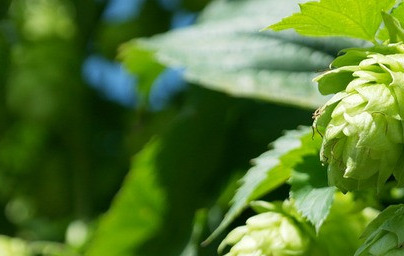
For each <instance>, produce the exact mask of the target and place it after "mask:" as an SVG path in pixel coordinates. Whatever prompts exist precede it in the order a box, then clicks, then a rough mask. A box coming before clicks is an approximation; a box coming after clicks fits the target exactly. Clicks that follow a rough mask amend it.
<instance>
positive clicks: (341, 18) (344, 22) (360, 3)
mask: <svg viewBox="0 0 404 256" xmlns="http://www.w3.org/2000/svg"><path fill="white" fill-rule="evenodd" d="M394 4H395V1H394V0H321V1H320V2H314V1H312V2H308V3H305V4H301V5H300V13H295V14H293V15H292V16H290V17H287V18H284V19H283V20H282V21H280V22H279V23H276V24H274V25H271V26H269V27H268V28H269V29H273V30H275V31H280V30H284V29H290V28H293V29H295V30H296V31H297V32H298V33H300V34H302V35H309V36H349V37H354V38H360V39H365V40H369V41H374V40H375V34H376V31H377V30H378V28H379V26H380V24H381V22H382V16H381V11H389V10H390V9H391V8H392V7H393V5H394Z"/></svg>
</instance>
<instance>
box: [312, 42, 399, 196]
mask: <svg viewBox="0 0 404 256" xmlns="http://www.w3.org/2000/svg"><path fill="white" fill-rule="evenodd" d="M331 66H332V67H333V68H334V69H332V70H330V71H328V72H326V73H324V74H322V75H320V76H319V77H317V78H316V79H315V80H316V81H317V82H318V84H319V89H320V92H321V93H322V94H333V93H336V94H335V95H334V96H333V98H331V99H330V100H329V101H328V102H327V103H326V104H325V106H323V107H322V108H320V109H319V110H317V111H316V113H315V122H314V126H315V127H316V128H317V129H318V131H319V132H320V133H321V134H323V144H322V149H321V156H320V157H321V160H322V161H323V162H324V163H327V164H328V177H329V182H330V184H331V185H335V186H337V187H338V188H340V189H341V190H342V191H344V192H346V191H351V190H355V189H360V188H367V187H375V186H377V187H378V188H379V189H380V187H381V186H383V185H384V183H385V182H386V181H387V179H389V178H390V177H391V176H392V175H394V177H395V178H396V180H397V181H398V182H399V183H400V184H401V185H402V184H403V181H402V180H403V178H402V176H403V172H404V170H403V168H404V163H403V162H404V161H403V158H404V157H403V156H402V154H403V130H404V128H403V127H404V125H403V124H404V123H403V118H404V45H403V44H390V45H383V46H377V47H373V48H368V49H348V50H346V52H345V54H344V55H342V56H340V57H338V58H337V59H335V61H334V62H333V63H332V64H331Z"/></svg>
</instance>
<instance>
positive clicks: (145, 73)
mask: <svg viewBox="0 0 404 256" xmlns="http://www.w3.org/2000/svg"><path fill="white" fill-rule="evenodd" d="M247 1H248V0H245V1H242V0H239V1H224V0H222V1H216V3H215V4H216V5H217V6H222V5H223V4H224V5H226V4H228V3H231V4H232V5H231V6H230V7H229V8H227V7H226V6H224V7H226V8H225V10H227V12H226V13H222V15H223V16H220V12H219V14H218V13H215V12H214V10H213V9H212V8H213V7H214V6H213V5H211V6H210V11H209V13H211V15H212V16H211V19H212V20H214V19H216V20H218V19H223V20H221V22H222V24H224V25H223V27H225V28H230V27H231V26H230V25H232V24H233V23H232V19H231V18H232V17H231V14H233V13H236V11H237V13H239V14H240V13H242V11H243V10H244V9H243V8H241V7H240V6H243V5H238V4H240V3H242V2H247ZM161 2H163V1H157V0H145V1H143V4H142V5H141V8H140V9H139V12H138V15H137V16H133V17H130V18H128V19H127V20H125V21H119V22H114V21H109V20H107V19H105V18H104V16H103V15H104V13H105V10H106V8H107V7H108V6H109V4H111V3H112V0H111V1H98V0H86V1H83V0H12V1H2V2H0V206H1V208H0V209H1V210H0V233H1V234H3V235H5V236H4V237H0V252H3V251H5V252H4V253H3V254H4V255H6V256H8V255H13V256H20V255H21V256H22V255H27V256H28V255H29V256H31V255H61V256H63V255H64V256H70V255H88V256H103V255H105V256H114V255H117V256H118V255H119V256H125V255H142V256H155V255H165V256H178V255H181V256H197V255H200V256H203V255H210V256H211V255H215V253H216V248H217V246H218V243H219V241H220V238H219V239H217V240H215V241H213V242H212V243H211V244H209V245H208V246H205V247H201V246H200V243H201V242H202V241H203V240H204V239H206V238H207V237H208V236H209V234H211V232H212V231H213V230H214V229H215V228H216V227H217V226H218V225H219V223H220V221H221V220H222V218H223V214H224V212H225V211H226V210H227V209H228V202H229V201H230V199H231V198H232V196H233V193H234V188H235V186H236V185H237V182H236V181H237V180H238V178H240V177H241V176H242V174H243V173H244V172H245V170H247V169H248V168H249V165H250V164H249V161H250V159H252V158H253V157H255V156H257V155H259V154H260V153H262V152H264V151H265V150H267V144H268V143H269V142H271V141H273V140H275V139H276V138H277V137H279V136H280V135H281V134H282V131H283V130H285V129H294V128H296V127H297V126H298V125H301V124H310V122H311V118H310V117H311V113H310V112H311V111H309V110H307V109H306V108H310V107H313V106H316V104H317V102H311V104H309V103H307V99H305V100H306V103H305V104H303V107H304V109H300V108H296V107H288V106H285V105H284V104H288V105H297V106H302V104H293V102H292V101H294V100H295V98H294V99H292V100H291V99H287V100H285V99H284V96H282V95H281V97H280V98H275V99H274V98H270V99H271V100H272V101H274V102H278V103H282V104H283V105H275V104H272V103H269V102H262V101H258V100H257V98H259V99H262V98H265V99H268V98H267V97H260V96H259V93H257V92H253V93H252V95H253V96H252V97H251V98H253V99H240V98H234V97H231V96H228V95H226V94H223V93H220V92H214V91H210V90H208V89H206V88H202V87H198V86H197V85H196V84H192V83H190V84H188V87H187V89H185V90H184V91H183V92H182V93H180V94H178V95H177V96H176V97H174V98H173V99H172V100H171V102H170V104H169V105H167V106H166V107H165V108H164V109H163V110H161V111H155V112H153V111H151V110H150V109H149V108H148V106H147V102H148V93H149V92H150V90H151V83H152V81H153V80H154V79H155V77H156V76H157V75H158V74H159V73H160V72H161V71H162V70H163V66H161V64H157V63H158V62H156V60H155V59H153V58H154V57H155V54H154V53H150V52H148V51H144V50H140V49H135V50H133V49H132V48H131V49H130V51H128V52H125V49H129V48H127V47H128V46H132V44H131V43H126V44H125V46H123V47H122V48H121V45H122V44H123V43H125V42H127V41H128V40H130V39H132V38H139V37H149V36H153V35H155V34H159V33H163V32H166V33H169V34H168V35H167V34H165V35H167V37H168V38H170V37H171V35H172V34H171V33H174V34H175V31H176V30H174V32H167V31H169V30H170V28H171V24H170V23H171V22H172V20H173V19H174V17H175V15H177V14H178V12H179V11H188V12H199V11H203V10H205V11H206V10H207V9H206V5H208V4H209V2H210V0H198V1H194V0H183V1H178V3H179V5H178V6H177V7H176V8H174V9H173V8H171V9H170V8H167V7H165V6H164V5H163V4H161ZM165 2H169V1H165ZM218 4H219V5H218ZM233 4H235V5H233ZM234 6H235V7H234ZM237 6H239V7H237ZM232 8H233V9H232ZM234 8H236V9H234ZM237 8H238V9H237ZM218 10H221V9H218ZM233 10H234V12H233ZM258 10H259V9H258ZM269 11H271V10H269ZM206 12H207V11H206ZM218 15H219V16H220V17H219V16H218ZM240 15H241V14H240ZM201 17H202V18H203V17H204V19H205V20H204V21H203V22H206V23H208V22H209V20H207V19H209V18H208V17H209V16H207V15H206V13H205V16H204V14H202V16H201ZM226 18H227V20H226ZM201 20H202V19H201ZM226 22H228V23H227V25H226ZM229 22H230V23H229ZM229 24H230V25H229ZM198 26H199V24H198V25H195V27H196V28H195V27H193V28H191V32H192V29H195V31H197V32H198ZM213 27H214V26H213ZM230 32H231V31H230ZM229 34H230V35H231V36H232V35H234V34H235V35H237V34H238V32H237V31H236V32H235V33H232V32H231V33H229ZM184 35H185V37H186V34H184ZM184 35H183V34H181V37H180V38H179V40H180V41H178V42H181V41H182V42H185V41H186V39H187V40H188V41H187V42H188V43H189V44H192V42H193V40H195V44H194V45H191V46H198V47H200V46H201V45H202V46H204V47H205V46H206V49H207V50H208V51H207V52H206V51H205V52H203V54H202V55H199V56H194V55H192V54H191V55H181V56H186V58H188V60H192V61H193V62H195V63H196V64H198V63H199V64H201V66H202V67H203V66H204V65H205V66H206V62H203V61H204V58H202V57H203V56H206V57H213V58H212V59H211V60H210V61H211V62H215V63H216V64H217V65H218V67H219V68H218V70H219V71H220V74H221V75H224V76H226V74H227V73H226V72H225V71H226V70H225V71H223V69H221V67H222V66H223V64H226V61H223V62H222V61H221V60H225V58H222V59H220V60H219V61H218V60H217V59H215V58H214V57H215V52H214V51H212V48H209V46H211V45H209V44H208V42H206V41H203V35H204V34H201V36H202V38H201V37H192V38H184ZM247 35H248V36H251V35H252V36H251V38H256V39H259V40H261V39H262V40H263V41H260V42H263V43H264V45H265V42H266V41H265V40H269V41H271V42H273V39H270V36H263V37H262V38H261V36H260V34H258V33H257V31H256V30H254V31H253V32H251V34H248V33H247ZM231 36H230V37H227V38H226V37H224V38H219V39H220V40H222V41H221V42H219V43H220V44H219V46H220V47H219V48H220V49H222V50H223V49H225V48H226V49H230V52H232V53H234V52H236V53H237V51H238V49H243V51H242V52H241V55H248V51H246V47H243V46H240V48H234V49H233V48H231V47H230V48H227V47H228V45H230V46H231V43H229V42H231V40H233V38H232V37H231ZM248 36H247V40H246V42H244V44H250V43H251V45H253V46H254V45H256V44H254V42H255V41H249V40H248V38H249V37H248ZM210 38H211V39H214V38H212V36H211V35H210ZM243 38H244V37H243ZM174 39H175V37H174ZM216 39H218V38H216ZM220 40H219V41H220ZM226 40H228V41H226ZM254 40H255V39H254ZM276 40H278V41H279V42H278V41H276ZM276 40H275V41H276V44H275V45H278V46H279V44H282V43H283V42H291V44H290V45H291V46H292V48H293V49H295V48H296V49H303V48H304V49H306V48H307V49H309V50H310V51H309V55H310V56H313V55H314V57H315V56H316V55H315V54H314V53H316V52H317V53H319V54H320V53H321V54H323V55H324V56H325V57H324V58H325V59H327V58H331V56H333V54H336V52H337V51H338V50H339V49H340V48H341V47H343V46H346V45H347V42H343V43H341V44H339V43H338V42H337V43H336V44H335V45H332V46H329V45H328V43H327V42H325V43H324V42H319V41H310V40H306V39H305V40H303V39H301V38H298V37H296V36H293V35H292V36H291V35H288V36H287V37H281V38H280V39H276ZM157 41H158V40H157ZM174 41H175V40H174ZM197 41H198V44H197V43H196V42H197ZM131 42H133V41H131ZM176 42H177V41H176ZM349 43H350V42H348V44H349ZM242 44H243V42H242ZM262 45H263V44H260V47H262ZM157 46H158V45H157ZM176 46H178V48H179V49H180V50H181V49H182V48H181V45H180V44H178V45H176ZM327 47H329V48H327ZM119 48H120V49H124V50H123V51H121V53H120V58H121V59H123V62H124V64H125V65H126V66H127V67H128V69H129V70H131V71H132V72H134V73H137V75H138V79H139V87H138V88H136V90H137V92H138V93H139V98H138V100H139V101H138V104H139V105H138V107H137V108H130V107H124V106H122V105H120V104H118V103H115V102H111V101H109V100H107V97H105V95H102V94H101V93H99V92H98V91H97V90H95V89H94V88H91V87H90V86H89V84H88V82H87V80H86V79H84V77H83V72H82V68H83V65H84V64H85V61H86V60H87V59H88V57H89V56H91V55H93V54H96V55H100V56H103V57H104V58H106V59H108V60H110V61H115V58H116V56H117V54H118V49H119ZM157 48H159V47H157ZM220 49H219V50H220ZM261 49H262V48H261ZM261 49H257V48H255V49H252V50H254V52H256V53H257V52H259V51H260V50H261ZM276 49H277V48H274V50H276ZM153 50H156V49H153ZM157 50H158V49H157ZM177 50H178V49H177ZM247 50H248V49H247ZM196 52H197V51H194V53H196ZM210 52H212V53H210ZM125 53H126V54H125ZM218 53H220V54H221V55H220V56H225V53H226V51H219V52H218ZM300 53H302V52H300ZM303 53H307V52H305V51H303ZM312 53H313V54H312ZM187 54H189V52H187ZM269 55H271V54H269ZM303 55H304V54H303ZM178 56H180V55H178ZM201 56H202V57H201ZM217 56H219V55H217ZM217 56H216V57H217ZM256 56H258V57H259V54H258V55H256ZM317 57H318V56H317ZM128 58H129V61H127V60H128ZM206 59H208V58H206ZM206 59H205V60H206ZM158 61H160V62H161V60H158ZM198 61H199V62H198ZM233 61H234V60H233ZM259 61H261V62H260V63H261V64H262V60H261V59H259ZM265 61H267V60H265ZM278 61H279V59H278ZM163 63H164V61H163ZM165 64H167V63H165ZM250 64H251V65H250V66H249V65H247V66H243V65H241V66H240V70H236V71H234V70H231V72H230V75H232V77H231V78H232V79H230V81H234V80H233V74H234V73H236V74H237V73H242V72H244V71H246V70H247V69H249V68H253V69H255V68H257V67H259V68H262V66H259V65H258V64H257V62H256V59H254V60H253V61H252V62H251V63H250ZM284 64H285V65H284V70H282V72H283V73H282V74H283V75H285V76H286V77H288V78H290V73H288V72H290V71H291V70H292V71H296V70H295V69H293V68H294V67H296V65H294V64H293V63H289V64H290V65H291V66H289V68H288V67H287V66H288V65H289V64H288V63H284ZM257 65H258V66H257ZM196 66H198V65H196ZM198 67H200V66H198ZM323 67H324V68H325V67H326V61H324V60H323V59H321V61H319V63H317V62H316V65H313V66H311V67H310V70H305V71H306V73H308V74H305V77H306V76H309V75H310V74H312V73H313V72H315V71H317V70H315V69H320V68H323ZM264 68H268V66H265V65H264ZM269 68H270V69H271V70H272V69H274V66H273V65H272V66H271V65H269ZM204 70H205V69H204V68H202V69H201V70H199V71H197V73H198V72H199V73H198V76H199V77H204V76H205V78H206V80H201V79H199V81H200V82H201V83H202V85H205V84H203V83H204V82H205V81H207V80H209V78H211V77H210V76H209V73H204ZM205 71H206V70H205ZM247 71H248V70H247ZM247 73H248V72H247ZM253 73H254V74H255V75H256V76H257V75H259V74H262V72H261V73H259V72H255V71H254V72H253ZM297 78H299V77H297ZM297 78H296V77H295V78H294V80H293V79H292V81H291V80H290V79H286V80H282V79H281V80H279V81H280V82H279V84H277V86H280V87H281V88H283V87H282V86H287V87H288V88H293V85H295V84H294V81H296V79H297ZM306 78H307V77H306ZM306 80H307V79H306ZM306 80H305V81H306ZM190 81H192V82H194V83H197V81H196V80H192V79H190ZM285 81H286V82H285ZM225 82H226V85H227V86H229V85H232V83H231V82H228V80H225ZM267 82H270V80H265V81H261V80H260V84H259V85H260V86H262V84H266V83H267ZM304 84H305V85H308V83H304ZM221 85H222V84H219V85H218V87H216V88H214V89H216V90H218V91H223V89H221V88H223V87H221ZM255 85H256V84H255ZM205 86H206V85H205ZM269 86H270V84H269ZM254 88H255V87H254ZM273 88H275V89H272V90H274V91H275V90H276V87H273ZM305 88H306V87H305ZM307 88H309V87H307ZM233 90H234V88H233ZM260 90H262V88H260ZM280 90H281V91H282V89H280ZM300 90H302V91H303V93H302V95H303V96H300V99H303V98H305V97H306V95H308V92H311V91H312V88H309V89H307V90H306V89H301V88H300ZM233 94H236V95H240V94H237V93H233ZM241 95H242V94H241ZM254 95H255V96H254ZM132 156H134V157H133V159H132V160H131V158H132ZM128 172H129V174H128ZM127 174H128V175H127ZM125 177H126V178H125ZM285 195H287V189H285V188H284V187H281V188H279V189H278V190H276V195H272V196H275V197H279V199H282V197H284V196H285ZM243 217H245V216H241V217H240V219H239V220H236V223H235V224H234V225H237V223H243ZM6 236H7V237H6ZM10 237H13V238H10ZM44 241H47V242H44ZM13 245H16V246H13ZM2 250H3V251H2ZM7 250H8V251H7ZM12 250H18V251H12ZM3 254H2V255H3Z"/></svg>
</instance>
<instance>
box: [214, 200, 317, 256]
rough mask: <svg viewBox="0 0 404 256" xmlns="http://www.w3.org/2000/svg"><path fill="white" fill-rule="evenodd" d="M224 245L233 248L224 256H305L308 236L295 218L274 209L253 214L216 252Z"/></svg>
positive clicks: (307, 247)
mask: <svg viewBox="0 0 404 256" xmlns="http://www.w3.org/2000/svg"><path fill="white" fill-rule="evenodd" d="M284 204H288V202H285V203H284ZM270 205H271V204H270ZM274 208H275V207H274ZM226 245H233V247H232V248H231V249H230V252H229V253H227V254H226V255H225V256H292V255H308V254H306V252H307V251H308V250H309V246H310V237H309V236H308V235H307V234H305V233H304V232H303V230H302V228H301V227H300V226H299V224H298V222H297V220H296V219H295V218H294V217H292V216H290V215H286V214H285V213H282V212H281V211H278V210H275V211H268V212H264V213H261V214H258V215H255V216H253V217H251V218H249V219H248V220H247V222H246V225H245V226H241V227H238V228H236V229H234V230H233V231H231V232H230V233H229V234H228V235H227V237H226V239H225V240H224V241H223V242H222V244H221V245H220V247H219V251H222V250H223V249H224V247H225V246H226Z"/></svg>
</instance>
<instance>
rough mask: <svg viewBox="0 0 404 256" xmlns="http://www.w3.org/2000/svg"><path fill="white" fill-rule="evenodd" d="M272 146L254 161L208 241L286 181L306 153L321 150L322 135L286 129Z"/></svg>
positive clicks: (310, 153)
mask: <svg viewBox="0 0 404 256" xmlns="http://www.w3.org/2000/svg"><path fill="white" fill-rule="evenodd" d="M271 146H272V147H273V149H271V150H269V151H267V152H265V153H264V154H262V155H261V156H259V157H258V158H256V159H254V160H253V161H252V162H253V164H254V166H253V167H252V168H251V169H250V170H248V172H247V173H246V174H245V176H244V177H243V178H242V179H241V186H240V188H239V189H238V190H237V192H236V194H235V195H234V197H233V200H232V201H233V204H232V206H231V208H230V209H229V211H228V212H227V213H226V216H225V217H224V219H223V221H222V223H221V224H220V225H219V227H218V228H217V229H216V230H215V231H214V232H213V233H212V234H211V236H210V237H209V238H208V239H207V240H206V241H205V243H209V242H210V241H212V240H213V239H214V238H215V237H216V236H217V235H219V234H220V233H221V232H222V231H223V230H224V229H225V228H226V227H227V226H228V225H229V224H230V223H231V222H232V221H233V220H234V219H235V218H236V217H237V216H238V215H239V214H240V213H241V212H242V211H243V210H244V209H245V208H246V207H247V206H248V204H249V203H250V202H251V201H253V200H255V199H258V198H259V197H261V196H263V195H265V194H266V193H269V192H270V191H272V190H274V189H275V188H277V187H279V186H280V185H282V184H284V183H285V182H286V180H287V179H288V178H289V177H290V175H291V172H292V169H293V168H294V167H295V166H296V165H298V164H299V163H301V162H302V161H303V157H304V156H306V155H312V154H314V153H316V152H318V150H319V148H320V139H319V138H315V139H314V141H313V138H312V130H311V129H310V128H309V127H302V128H300V129H299V130H293V131H288V132H286V133H285V135H284V136H282V137H280V138H279V139H277V140H276V141H274V142H273V143H272V144H271Z"/></svg>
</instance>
